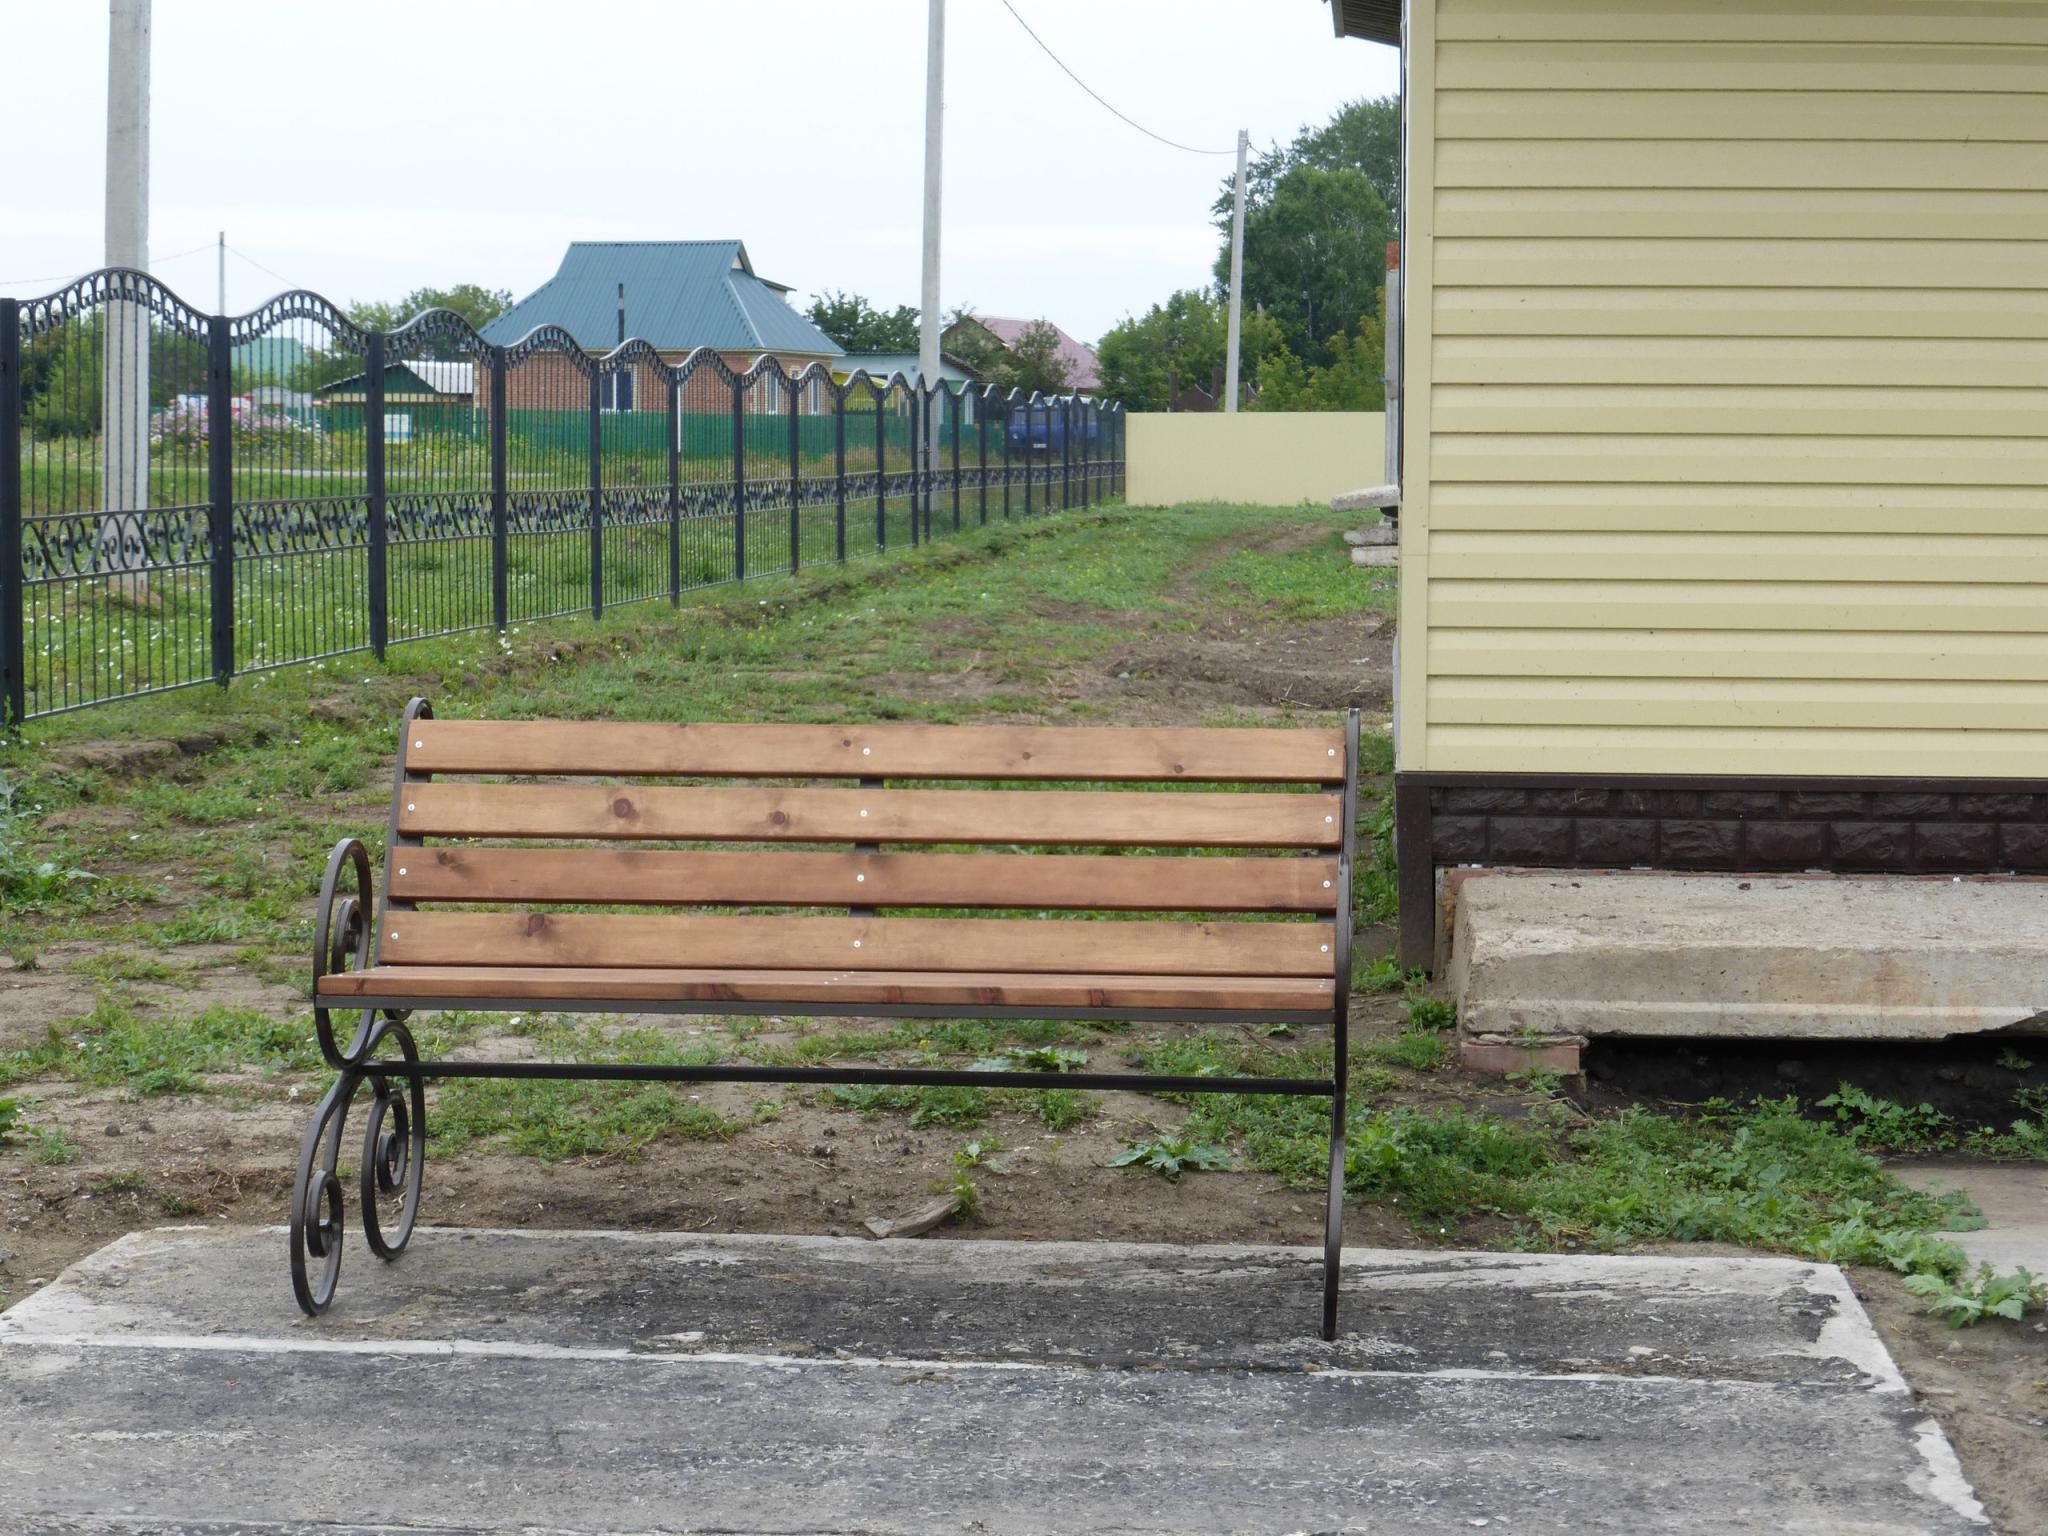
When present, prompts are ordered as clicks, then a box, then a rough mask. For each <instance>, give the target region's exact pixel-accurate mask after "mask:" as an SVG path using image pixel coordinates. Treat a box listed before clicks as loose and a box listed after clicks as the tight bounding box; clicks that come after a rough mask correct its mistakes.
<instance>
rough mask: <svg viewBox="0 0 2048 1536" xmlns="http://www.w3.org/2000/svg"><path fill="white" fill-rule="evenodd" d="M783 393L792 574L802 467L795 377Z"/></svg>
mask: <svg viewBox="0 0 2048 1536" xmlns="http://www.w3.org/2000/svg"><path fill="white" fill-rule="evenodd" d="M784 393H786V394H787V395H788V396H789V574H790V575H792V576H794V575H795V574H796V570H797V556H798V551H797V541H798V534H799V523H800V520H801V516H802V514H801V512H800V510H799V508H798V506H797V493H798V491H799V489H800V488H801V487H800V485H799V480H800V477H801V473H802V467H803V466H802V458H801V452H800V450H801V446H802V445H801V443H800V442H799V437H798V434H799V433H800V432H801V431H802V428H801V426H800V425H799V424H798V422H797V416H796V380H795V379H791V380H790V381H789V388H788V389H787V390H785V391H784Z"/></svg>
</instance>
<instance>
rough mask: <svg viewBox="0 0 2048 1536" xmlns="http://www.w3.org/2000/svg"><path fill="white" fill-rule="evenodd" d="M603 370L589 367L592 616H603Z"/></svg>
mask: <svg viewBox="0 0 2048 1536" xmlns="http://www.w3.org/2000/svg"><path fill="white" fill-rule="evenodd" d="M603 413H604V373H603V370H601V369H598V368H595V367H593V368H592V369H591V370H590V616H591V617H592V618H593V619H596V618H602V617H603V616H604V414H603Z"/></svg>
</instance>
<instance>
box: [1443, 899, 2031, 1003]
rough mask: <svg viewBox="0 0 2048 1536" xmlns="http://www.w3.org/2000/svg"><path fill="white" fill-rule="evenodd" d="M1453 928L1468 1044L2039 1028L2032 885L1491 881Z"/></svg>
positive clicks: (1454, 977)
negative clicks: (1485, 1039) (1539, 1038)
mask: <svg viewBox="0 0 2048 1536" xmlns="http://www.w3.org/2000/svg"><path fill="white" fill-rule="evenodd" d="M1453 925H1454V935H1453V940H1452V946H1451V961H1450V966H1449V968H1448V974H1447V976H1446V978H1445V979H1446V982H1447V984H1448V986H1449V988H1450V990H1451V992H1452V994H1453V996H1454V997H1455V998H1456V1000H1457V1004H1458V1020H1459V1027H1460V1029H1461V1030H1463V1031H1464V1032H1465V1033H1466V1034H1467V1035H1468V1036H1485V1035H1496V1036H1501V1037H1506V1038H1509V1039H1515V1038H1519V1037H1521V1036H1523V1035H1524V1034H1526V1033H1529V1032H1534V1033H1536V1034H1538V1035H1544V1036H1554V1037H1565V1036H1572V1035H1589V1036H1595V1037H1598V1036H1603V1035H1637V1036H1670V1037H1689V1036H1696V1037H1701V1038H1709V1037H1713V1038H1729V1037H1734V1038H1742V1037H1747V1038H1759V1039H1823V1040H1858V1039H1869V1040H1934V1039H1942V1038H1945V1037H1948V1036H1952V1035H1969V1034H1979V1033H1983V1032H1986V1031H1995V1030H2014V1031H2020V1032H2027V1033H2048V891H2044V890H2043V889H2042V887H2041V886H2040V885H2039V884H2038V883H2034V882H2028V881H1968V880H1965V881H1955V880H1949V879H1927V878H1914V879H1907V878H1900V879H1884V878H1866V879H1813V878H1807V879H1772V878H1766V877H1760V876H1759V877H1752V878H1744V877H1741V876H1736V875H1664V874H1597V873H1560V872H1555V871H1545V872H1542V873H1534V872H1512V873H1495V874H1488V875H1484V876H1481V877H1477V878H1468V879H1465V880H1462V881H1460V882H1458V885H1457V893H1456V909H1455V913H1454V917H1453Z"/></svg>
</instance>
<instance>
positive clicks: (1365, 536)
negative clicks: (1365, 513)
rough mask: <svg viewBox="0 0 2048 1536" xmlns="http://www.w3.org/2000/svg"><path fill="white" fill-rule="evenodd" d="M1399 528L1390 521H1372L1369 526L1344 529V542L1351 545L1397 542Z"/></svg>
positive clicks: (1399, 533)
mask: <svg viewBox="0 0 2048 1536" xmlns="http://www.w3.org/2000/svg"><path fill="white" fill-rule="evenodd" d="M1400 540H1401V530H1400V529H1399V528H1397V527H1395V526H1394V525H1393V524H1392V523H1374V524H1373V525H1372V526H1371V527H1369V528H1352V529H1349V530H1347V531H1346V533H1345V535H1344V542H1345V543H1346V544H1352V545H1377V544H1398V543H1399V542H1400Z"/></svg>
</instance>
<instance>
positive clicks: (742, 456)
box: [732, 379, 747, 581]
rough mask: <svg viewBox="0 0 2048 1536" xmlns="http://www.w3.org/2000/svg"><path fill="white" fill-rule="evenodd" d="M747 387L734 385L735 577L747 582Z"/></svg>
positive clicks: (733, 522)
mask: <svg viewBox="0 0 2048 1536" xmlns="http://www.w3.org/2000/svg"><path fill="white" fill-rule="evenodd" d="M745 390H746V386H745V385H744V384H742V383H741V382H740V381H739V380H738V379H734V380H733V381H732V574H733V579H734V580H735V581H745V580H746V579H747V402H746V396H745Z"/></svg>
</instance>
